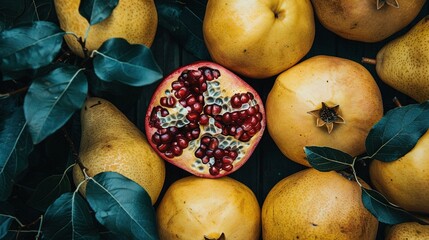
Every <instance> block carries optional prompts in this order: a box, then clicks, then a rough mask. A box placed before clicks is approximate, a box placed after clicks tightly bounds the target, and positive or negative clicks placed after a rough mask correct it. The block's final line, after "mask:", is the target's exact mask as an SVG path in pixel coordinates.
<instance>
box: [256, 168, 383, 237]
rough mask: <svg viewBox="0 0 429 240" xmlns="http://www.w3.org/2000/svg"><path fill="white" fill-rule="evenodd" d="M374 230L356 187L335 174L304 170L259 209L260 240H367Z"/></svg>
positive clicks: (286, 180) (274, 191)
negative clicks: (261, 239)
mask: <svg viewBox="0 0 429 240" xmlns="http://www.w3.org/2000/svg"><path fill="white" fill-rule="evenodd" d="M360 182H361V183H363V184H364V182H363V181H362V180H360ZM365 185H366V184H365ZM366 187H368V186H367V185H366ZM377 230H378V221H377V219H376V218H375V217H374V216H373V215H372V214H371V213H370V212H369V211H368V210H367V209H366V208H365V206H364V205H363V203H362V200H361V188H360V187H359V185H358V184H357V183H356V182H355V181H354V180H349V179H348V178H346V177H344V176H343V175H342V174H340V173H338V172H335V171H331V172H319V171H318V170H316V169H314V168H308V169H305V170H301V171H299V172H297V173H295V174H292V175H290V176H288V177H286V178H284V179H283V180H281V181H280V182H278V183H277V184H276V185H275V186H274V187H273V188H272V189H271V190H270V192H269V193H268V195H267V197H266V199H265V201H264V203H263V205H262V238H263V239H264V240H278V239H306V240H311V239H319V240H323V239H326V240H331V239H347V240H353V239H356V240H362V239H365V240H371V239H375V238H376V235H377Z"/></svg>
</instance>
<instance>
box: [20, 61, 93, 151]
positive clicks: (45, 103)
mask: <svg viewBox="0 0 429 240" xmlns="http://www.w3.org/2000/svg"><path fill="white" fill-rule="evenodd" d="M87 92H88V82H87V80H86V76H85V74H83V72H82V69H78V68H77V67H75V66H72V65H69V66H64V67H60V68H57V69H55V70H53V71H52V72H51V73H49V74H48V75H46V76H43V77H40V78H37V79H34V81H33V83H32V84H31V86H30V88H29V89H28V92H27V94H26V96H25V101H24V113H25V118H26V119H27V121H28V125H29V127H30V133H31V136H32V137H33V142H34V143H35V144H36V143H39V142H41V141H42V140H43V139H45V138H46V137H47V136H49V135H50V134H52V133H54V132H55V131H56V130H58V129H59V128H61V127H62V126H63V125H64V124H65V123H66V122H67V121H68V119H69V118H70V117H71V116H72V114H73V113H74V112H75V111H76V110H78V109H80V108H81V107H82V105H83V102H84V101H85V97H86V94H87Z"/></svg>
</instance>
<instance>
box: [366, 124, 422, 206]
mask: <svg viewBox="0 0 429 240" xmlns="http://www.w3.org/2000/svg"><path fill="white" fill-rule="evenodd" d="M428 155H429V131H427V132H426V133H425V134H424V135H423V136H422V137H421V138H420V139H419V140H418V142H417V144H416V145H415V146H414V148H413V149H411V151H409V152H408V153H407V154H405V155H404V156H402V157H401V158H399V159H397V160H395V161H393V162H382V161H379V160H373V161H372V162H371V165H370V167H369V173H370V179H371V182H372V184H373V185H374V188H376V189H377V190H378V191H380V192H381V193H382V194H383V195H384V196H385V197H386V198H387V199H388V200H389V201H390V202H392V203H394V204H396V205H399V206H400V207H402V208H404V209H405V210H408V211H412V212H419V213H425V214H429V187H428V183H429V161H428Z"/></svg>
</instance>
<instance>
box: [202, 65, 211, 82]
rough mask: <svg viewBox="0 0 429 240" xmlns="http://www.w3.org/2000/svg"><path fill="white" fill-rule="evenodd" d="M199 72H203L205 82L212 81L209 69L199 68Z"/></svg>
mask: <svg viewBox="0 0 429 240" xmlns="http://www.w3.org/2000/svg"><path fill="white" fill-rule="evenodd" d="M200 69H201V70H203V74H204V77H205V78H206V79H207V80H209V81H210V80H213V79H214V76H213V74H212V71H211V69H210V68H207V67H205V68H200Z"/></svg>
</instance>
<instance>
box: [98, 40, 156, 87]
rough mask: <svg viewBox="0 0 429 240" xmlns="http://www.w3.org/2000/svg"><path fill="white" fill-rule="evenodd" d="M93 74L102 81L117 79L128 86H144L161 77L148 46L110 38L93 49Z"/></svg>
mask: <svg viewBox="0 0 429 240" xmlns="http://www.w3.org/2000/svg"><path fill="white" fill-rule="evenodd" d="M95 54H96V55H95V57H94V70H95V74H96V75H97V76H98V77H99V78H100V79H102V80H104V81H108V82H111V81H119V82H121V83H124V84H127V85H130V86H136V87H140V86H145V85H149V84H151V83H154V82H156V81H158V80H160V79H161V78H162V70H161V68H160V67H159V66H158V64H157V63H156V61H155V58H154V57H153V55H152V51H151V50H150V48H148V47H146V46H145V45H143V44H129V43H128V42H127V41H126V40H125V39H122V38H111V39H108V40H107V41H105V42H104V43H103V44H102V45H101V47H100V48H99V49H98V51H95Z"/></svg>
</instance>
